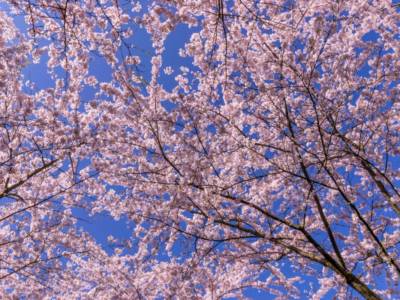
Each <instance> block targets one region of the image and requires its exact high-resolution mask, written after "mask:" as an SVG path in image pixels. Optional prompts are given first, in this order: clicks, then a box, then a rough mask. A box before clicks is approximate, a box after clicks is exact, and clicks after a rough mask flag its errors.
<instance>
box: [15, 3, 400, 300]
mask: <svg viewBox="0 0 400 300" xmlns="http://www.w3.org/2000/svg"><path fill="white" fill-rule="evenodd" d="M394 3H400V0H398V1H394ZM16 22H17V25H18V26H19V28H21V30H23V31H25V30H26V27H25V25H24V24H23V21H22V18H21V17H17V18H16ZM134 31H135V34H134V36H133V37H132V38H130V39H129V42H131V43H132V45H134V46H135V48H133V52H134V54H135V55H139V56H140V57H141V58H142V64H141V65H140V70H141V71H142V74H143V76H144V78H145V79H146V80H148V79H149V76H150V60H151V55H152V54H153V53H154V51H153V49H152V47H151V41H150V37H149V36H148V34H146V33H145V31H144V30H143V29H140V28H139V27H137V26H135V27H134ZM193 31H196V28H192V29H190V30H189V29H188V28H187V27H186V26H184V25H180V26H178V27H177V28H176V30H175V31H174V32H173V33H172V34H171V35H170V36H169V37H168V39H167V41H166V45H165V48H166V50H165V52H164V53H163V68H164V67H168V66H172V67H173V68H174V69H175V70H178V69H179V67H180V66H186V67H190V66H191V59H190V58H182V57H180V56H179V55H178V50H179V48H182V47H183V45H184V43H185V41H187V40H188V39H189V37H190V35H191V33H192V32H193ZM375 38H376V36H375V35H374V33H371V34H370V35H368V36H367V37H366V39H370V40H374V39H375ZM46 64H47V61H46V57H43V58H42V60H41V61H40V63H39V64H31V65H28V66H27V67H26V68H25V69H24V76H25V79H27V80H30V81H32V82H34V83H35V84H36V86H37V88H38V89H42V88H46V87H49V86H52V81H51V78H50V76H49V75H48V74H47V73H46V68H47V66H46ZM90 70H91V72H92V74H93V75H95V76H96V77H97V78H98V80H99V81H109V80H110V79H111V78H110V72H109V67H108V66H107V64H106V62H105V61H104V59H102V58H101V57H98V56H93V58H92V61H91V67H90ZM361 72H365V74H367V70H363V71H361ZM176 75H177V71H175V72H174V73H173V74H171V75H166V74H164V73H162V74H160V77H159V81H160V83H161V84H162V85H163V86H164V87H165V88H166V89H167V90H171V89H172V88H173V87H175V85H176V82H175V79H174V77H175V76H176ZM93 95H94V91H93V90H85V91H84V92H83V93H82V97H83V99H84V100H90V98H91V97H93ZM166 108H167V109H171V108H172V107H171V105H169V104H166ZM75 214H76V217H78V218H79V219H80V221H79V222H78V224H79V225H80V226H81V227H82V228H83V229H84V230H85V231H88V232H89V233H90V234H91V235H93V236H94V237H95V238H96V240H97V241H98V242H99V243H100V244H101V245H103V246H104V248H105V249H106V250H107V251H109V252H110V253H111V249H110V248H108V246H107V245H108V243H107V237H108V236H109V235H112V236H114V237H116V238H120V239H129V238H130V237H131V229H132V224H129V222H128V221H127V218H126V217H122V218H121V219H120V220H118V221H116V220H113V219H112V218H111V217H110V216H109V215H107V214H106V213H99V214H96V215H95V216H89V215H88V214H87V213H86V212H84V211H83V210H81V209H75ZM286 271H287V272H289V268H288V269H287V270H286ZM293 275H297V274H293ZM308 279H309V280H311V281H313V282H314V283H317V279H315V278H308ZM300 289H301V286H300ZM354 293H355V292H354ZM246 295H247V296H249V297H251V298H252V299H273V297H272V296H271V295H268V294H266V293H263V292H261V293H260V292H259V291H258V290H255V289H248V290H247V291H246ZM333 296H334V294H333V292H330V293H328V294H327V295H326V297H324V299H333ZM301 299H309V297H308V296H306V295H303V297H302V298H301Z"/></svg>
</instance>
